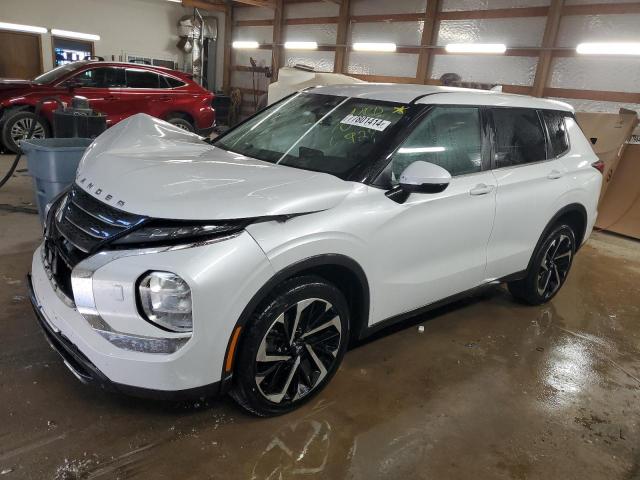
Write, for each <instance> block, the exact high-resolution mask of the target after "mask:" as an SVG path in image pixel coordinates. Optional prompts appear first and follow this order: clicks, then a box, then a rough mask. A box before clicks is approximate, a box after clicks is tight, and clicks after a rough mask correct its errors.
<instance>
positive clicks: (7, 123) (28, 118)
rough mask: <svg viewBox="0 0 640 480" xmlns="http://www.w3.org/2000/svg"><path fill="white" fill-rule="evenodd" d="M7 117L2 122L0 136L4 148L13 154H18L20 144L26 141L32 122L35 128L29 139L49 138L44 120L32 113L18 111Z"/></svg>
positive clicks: (49, 132)
mask: <svg viewBox="0 0 640 480" xmlns="http://www.w3.org/2000/svg"><path fill="white" fill-rule="evenodd" d="M7 115H8V117H7V118H6V119H5V120H4V121H3V122H2V131H1V132H0V135H1V137H2V143H3V144H4V146H5V147H6V148H7V149H8V150H10V151H12V152H14V153H18V151H19V150H20V144H21V143H22V142H23V141H24V140H26V139H27V136H28V134H29V129H30V128H31V125H32V124H33V122H35V127H34V129H33V135H32V137H31V138H49V137H50V136H51V131H50V130H49V125H48V124H47V122H46V120H44V119H43V118H41V117H37V116H36V115H35V114H34V113H33V112H30V111H28V110H19V111H17V112H15V113H12V114H11V113H9V114H7Z"/></svg>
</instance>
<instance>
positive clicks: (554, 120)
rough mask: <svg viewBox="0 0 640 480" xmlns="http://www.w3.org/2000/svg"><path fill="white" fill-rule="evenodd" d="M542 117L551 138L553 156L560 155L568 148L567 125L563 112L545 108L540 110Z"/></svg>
mask: <svg viewBox="0 0 640 480" xmlns="http://www.w3.org/2000/svg"><path fill="white" fill-rule="evenodd" d="M542 117H543V118H544V122H545V123H546V124H547V131H548V132H549V139H550V140H551V151H552V153H553V155H554V156H555V157H560V156H561V155H563V154H565V153H566V152H567V151H568V150H569V138H568V136H567V127H566V126H565V124H564V117H565V114H564V113H563V112H554V111H551V110H545V111H544V112H542Z"/></svg>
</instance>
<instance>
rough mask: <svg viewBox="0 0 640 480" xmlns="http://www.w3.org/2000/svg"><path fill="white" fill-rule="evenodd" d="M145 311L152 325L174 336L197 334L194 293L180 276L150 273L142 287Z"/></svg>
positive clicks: (141, 283) (168, 273) (139, 288)
mask: <svg viewBox="0 0 640 480" xmlns="http://www.w3.org/2000/svg"><path fill="white" fill-rule="evenodd" d="M138 295H139V300H140V307H141V310H142V312H141V313H143V314H144V316H145V317H146V319H147V320H149V321H150V322H151V323H154V324H156V325H158V326H159V327H161V328H164V329H166V330H170V331H172V332H190V331H192V330H193V317H192V315H191V289H190V288H189V285H187V282H185V281H184V280H183V279H182V278H180V277H179V276H178V275H176V274H174V273H170V272H149V273H147V274H146V275H145V276H144V277H143V278H142V280H140V283H139V285H138Z"/></svg>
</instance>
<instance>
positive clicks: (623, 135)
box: [576, 108, 638, 202]
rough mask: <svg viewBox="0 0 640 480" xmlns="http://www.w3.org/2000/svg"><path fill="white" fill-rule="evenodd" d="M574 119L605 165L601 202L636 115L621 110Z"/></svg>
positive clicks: (633, 125)
mask: <svg viewBox="0 0 640 480" xmlns="http://www.w3.org/2000/svg"><path fill="white" fill-rule="evenodd" d="M576 119H577V120H578V124H579V125H580V128H582V131H583V132H584V134H585V136H586V137H587V138H588V139H589V140H590V141H591V145H592V146H593V150H594V152H595V153H596V155H598V158H599V159H600V160H602V161H603V162H604V165H605V167H604V173H603V176H604V179H603V183H602V190H601V192H600V201H601V202H602V199H603V198H604V195H605V193H606V192H607V190H608V189H609V186H610V184H611V179H612V178H613V175H614V173H615V170H616V168H617V166H618V164H619V162H620V159H621V158H622V156H623V155H624V151H625V147H626V142H627V140H629V138H630V137H631V134H632V133H633V131H634V130H635V128H636V126H637V125H638V114H637V113H636V112H635V111H634V110H627V109H624V108H621V109H620V112H619V113H587V112H577V113H576Z"/></svg>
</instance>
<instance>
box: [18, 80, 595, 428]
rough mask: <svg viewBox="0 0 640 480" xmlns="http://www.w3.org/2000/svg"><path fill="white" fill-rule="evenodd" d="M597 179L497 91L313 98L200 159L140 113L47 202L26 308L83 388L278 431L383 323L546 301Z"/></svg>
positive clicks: (547, 122)
mask: <svg viewBox="0 0 640 480" xmlns="http://www.w3.org/2000/svg"><path fill="white" fill-rule="evenodd" d="M594 167H595V168H594ZM601 167H602V165H601V164H600V163H598V159H597V157H596V156H595V155H594V153H593V151H592V149H591V146H590V144H589V142H588V141H587V140H586V139H585V137H584V135H583V134H582V132H581V131H580V128H579V127H578V125H577V124H576V121H575V118H574V115H573V113H572V110H571V107H570V106H568V105H566V104H563V103H559V102H554V101H550V100H542V99H537V98H529V97H524V96H516V95H504V94H501V93H497V92H481V91H474V90H463V89H453V88H439V87H430V86H418V85H415V86H408V85H390V84H387V85H377V84H364V85H349V86H330V87H318V88H314V89H310V90H307V91H304V92H301V93H297V94H295V95H293V96H290V97H287V98H285V99H283V100H282V101H280V102H279V103H277V104H275V105H273V106H271V107H269V108H267V109H266V110H264V111H262V112H260V113H258V114H257V115H255V116H253V117H251V118H250V119H248V120H247V121H245V122H244V123H242V124H240V125H239V126H237V127H235V128H233V129H231V130H230V131H229V132H228V133H226V134H225V135H223V136H222V137H219V138H218V139H216V141H215V142H214V143H213V145H210V144H208V143H205V142H203V141H201V139H200V138H199V137H197V136H195V135H193V134H189V133H187V132H184V131H181V130H179V129H177V128H175V127H173V126H171V125H169V124H166V123H164V122H162V121H160V120H156V119H152V118H151V117H147V116H145V115H136V116H134V117H131V118H130V119H129V120H127V121H123V122H121V123H120V124H118V125H117V126H115V127H113V128H111V129H110V130H108V131H107V132H106V133H104V134H103V135H102V136H100V137H99V138H98V139H97V140H96V141H95V142H94V143H93V145H92V146H91V147H90V148H89V150H88V151H87V153H86V154H85V157H84V158H83V161H82V163H81V165H80V167H79V169H78V176H77V180H76V182H75V184H74V185H73V186H72V188H71V189H70V190H69V191H68V192H67V193H65V194H64V195H63V196H61V197H59V198H58V199H57V200H56V201H55V202H53V204H52V205H51V207H50V209H49V215H48V218H47V224H46V231H45V240H44V242H43V244H42V246H40V247H39V248H38V249H37V251H36V252H35V254H34V257H33V265H32V274H31V275H32V276H31V280H32V283H31V285H32V301H33V304H34V306H35V310H36V312H37V314H38V317H39V319H40V323H41V325H42V326H43V328H44V330H45V333H46V334H47V337H48V338H49V340H50V342H51V343H52V345H53V346H54V347H55V348H56V350H58V351H59V352H60V353H61V354H62V356H63V358H64V360H65V363H66V364H67V366H68V367H69V368H70V369H71V370H72V371H73V372H74V373H75V374H76V376H78V377H79V378H80V379H81V380H83V381H85V382H95V383H98V384H100V385H102V386H103V387H105V388H113V389H116V390H118V391H123V392H130V393H133V394H144V395H153V394H155V395H156V396H160V397H179V396H183V395H190V396H191V395H204V394H210V393H222V392H231V394H232V395H233V397H234V398H235V399H236V400H237V401H238V402H239V403H240V404H241V405H242V406H244V407H245V408H246V409H247V410H249V411H251V412H254V413H256V414H259V415H275V414H279V413H283V412H287V411H289V410H291V409H293V408H296V407H297V406H299V405H300V404H302V403H304V402H305V401H307V400H309V399H310V398H311V397H312V396H313V395H314V394H316V393H318V391H320V390H321V389H322V388H323V387H324V386H325V385H326V384H327V382H328V381H329V380H330V378H331V377H332V376H333V375H334V374H335V372H336V370H337V369H338V366H339V364H340V361H341V360H342V357H343V355H344V353H345V350H346V349H347V345H348V343H349V341H352V340H357V339H361V338H363V337H365V336H367V335H369V334H370V333H372V332H374V331H376V330H379V329H380V328H383V327H384V326H387V325H389V324H391V323H394V322H397V321H400V320H402V319H405V318H407V317H410V316H414V315H416V314H418V313H420V312H423V311H425V309H428V308H432V307H433V306H435V305H439V304H442V303H443V302H447V301H450V300H451V299H453V298H455V297H458V296H459V295H460V294H463V293H466V292H469V291H471V290H473V289H476V288H479V287H482V286H485V285H487V284H492V283H496V282H506V283H507V284H508V286H509V289H510V291H511V292H512V294H513V295H514V296H515V297H516V298H518V299H519V300H522V301H524V302H526V303H529V304H540V303H543V302H546V301H548V300H549V299H551V298H552V297H553V296H554V295H555V294H556V293H557V292H558V290H559V289H560V287H561V286H562V284H563V282H564V281H565V279H566V277H567V274H568V272H569V269H570V267H571V262H572V260H573V256H574V254H575V252H576V251H577V250H578V248H579V247H580V245H581V244H583V243H584V242H585V240H586V239H587V237H588V236H589V234H590V233H591V229H592V227H593V224H594V221H595V218H596V207H597V201H598V194H599V191H600V185H601V180H602V179H601V173H600V172H599V171H598V169H600V168H601Z"/></svg>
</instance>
